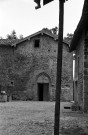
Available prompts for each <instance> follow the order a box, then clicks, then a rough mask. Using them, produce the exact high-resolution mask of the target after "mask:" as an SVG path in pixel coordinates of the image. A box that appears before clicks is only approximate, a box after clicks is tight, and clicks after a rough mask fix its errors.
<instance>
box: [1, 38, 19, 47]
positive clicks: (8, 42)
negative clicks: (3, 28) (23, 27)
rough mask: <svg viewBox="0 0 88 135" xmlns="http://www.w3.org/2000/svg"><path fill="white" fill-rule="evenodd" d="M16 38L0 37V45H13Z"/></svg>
mask: <svg viewBox="0 0 88 135" xmlns="http://www.w3.org/2000/svg"><path fill="white" fill-rule="evenodd" d="M17 41H18V40H15V39H0V45H6V46H7V45H10V46H13V45H14V43H16V42H17Z"/></svg>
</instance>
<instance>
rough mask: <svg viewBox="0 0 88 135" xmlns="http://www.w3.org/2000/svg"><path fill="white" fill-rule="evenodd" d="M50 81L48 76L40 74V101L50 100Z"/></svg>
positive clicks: (38, 95) (38, 81)
mask: <svg viewBox="0 0 88 135" xmlns="http://www.w3.org/2000/svg"><path fill="white" fill-rule="evenodd" d="M49 89H50V79H49V77H48V75H47V74H44V73H42V74H40V75H39V76H38V78H37V97H38V101H49V100H50V90H49Z"/></svg>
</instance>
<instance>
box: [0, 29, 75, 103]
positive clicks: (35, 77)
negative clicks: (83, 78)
mask: <svg viewBox="0 0 88 135" xmlns="http://www.w3.org/2000/svg"><path fill="white" fill-rule="evenodd" d="M0 47H1V49H0V51H1V53H0V57H1V61H2V62H1V65H0V68H1V69H0V71H1V72H2V71H3V72H2V73H3V74H2V73H1V75H2V77H1V82H2V83H1V90H3V89H4V90H5V91H6V93H7V95H8V97H11V98H12V100H38V101H53V100H55V90H56V68H57V47H58V38H57V36H56V35H53V34H51V33H49V32H48V31H46V30H44V29H43V30H41V31H39V32H37V33H34V34H33V35H30V36H28V37H26V38H24V39H22V40H20V41H18V42H14V43H9V45H0ZM3 67H4V68H3ZM72 85H73V82H72V54H71V53H69V46H68V44H67V43H65V42H63V69H62V96H61V99H62V100H73V87H72Z"/></svg>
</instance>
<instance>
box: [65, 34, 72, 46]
mask: <svg viewBox="0 0 88 135" xmlns="http://www.w3.org/2000/svg"><path fill="white" fill-rule="evenodd" d="M72 38H73V34H72V33H68V34H67V36H66V37H64V41H66V42H67V43H69V44H70V43H71V41H72Z"/></svg>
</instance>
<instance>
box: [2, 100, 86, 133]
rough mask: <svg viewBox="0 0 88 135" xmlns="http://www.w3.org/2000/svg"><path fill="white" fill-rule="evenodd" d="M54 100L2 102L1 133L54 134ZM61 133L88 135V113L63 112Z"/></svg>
mask: <svg viewBox="0 0 88 135" xmlns="http://www.w3.org/2000/svg"><path fill="white" fill-rule="evenodd" d="M54 106H55V103H54V102H32V101H27V102H25V101H24V102H6V103H0V135H53V129H54ZM60 133H61V135H62V134H63V135H88V114H81V113H80V114H79V113H77V112H66V113H62V112H61V120H60Z"/></svg>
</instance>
